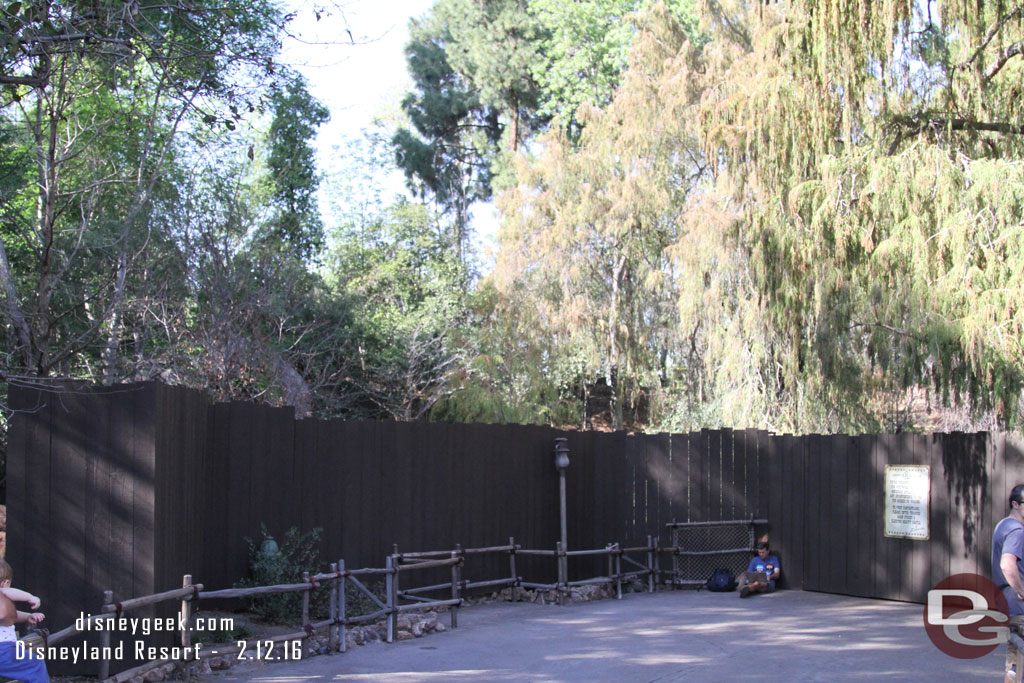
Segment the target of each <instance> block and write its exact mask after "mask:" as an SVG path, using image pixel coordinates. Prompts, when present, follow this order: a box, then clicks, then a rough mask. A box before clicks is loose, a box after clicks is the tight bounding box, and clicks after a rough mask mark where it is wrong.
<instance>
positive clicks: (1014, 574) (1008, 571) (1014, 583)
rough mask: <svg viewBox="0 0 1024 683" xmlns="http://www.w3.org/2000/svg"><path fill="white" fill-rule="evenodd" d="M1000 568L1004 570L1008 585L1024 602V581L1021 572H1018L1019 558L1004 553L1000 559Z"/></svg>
mask: <svg viewBox="0 0 1024 683" xmlns="http://www.w3.org/2000/svg"><path fill="white" fill-rule="evenodd" d="M999 568H1000V569H1001V570H1003V576H1004V577H1006V583H1008V584H1010V588H1012V589H1013V592H1014V593H1016V594H1017V598H1018V599H1019V600H1024V581H1022V580H1021V577H1020V572H1018V571H1017V556H1016V555H1014V554H1013V553H1003V554H1002V555H1001V556H1000V557H999Z"/></svg>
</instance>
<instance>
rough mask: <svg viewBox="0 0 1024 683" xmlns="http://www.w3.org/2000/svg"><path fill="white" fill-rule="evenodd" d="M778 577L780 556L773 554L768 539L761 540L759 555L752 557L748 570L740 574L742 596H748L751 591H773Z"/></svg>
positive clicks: (758, 548)
mask: <svg viewBox="0 0 1024 683" xmlns="http://www.w3.org/2000/svg"><path fill="white" fill-rule="evenodd" d="M766 579H767V580H766ZM778 579H779V558H778V557H777V556H775V555H772V554H771V550H770V549H769V547H768V543H767V541H761V542H760V543H758V544H757V557H753V558H751V559H750V564H749V565H747V571H746V572H744V573H743V574H741V575H740V597H741V598H746V597H748V596H750V594H751V593H772V592H774V591H775V582H776V581H777V580H778Z"/></svg>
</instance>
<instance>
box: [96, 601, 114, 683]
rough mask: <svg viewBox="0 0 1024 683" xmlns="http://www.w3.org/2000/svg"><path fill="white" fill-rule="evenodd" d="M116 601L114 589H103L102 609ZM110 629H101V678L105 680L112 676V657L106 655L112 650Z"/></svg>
mask: <svg viewBox="0 0 1024 683" xmlns="http://www.w3.org/2000/svg"><path fill="white" fill-rule="evenodd" d="M113 603H114V591H103V607H100V611H101V612H102V611H104V609H103V608H104V607H106V606H107V605H111V604H113ZM108 648H110V629H108V628H105V629H103V630H102V631H100V670H99V680H101V681H105V680H107V679H108V678H110V658H109V657H107V656H106V653H108V652H110V650H109V649H108Z"/></svg>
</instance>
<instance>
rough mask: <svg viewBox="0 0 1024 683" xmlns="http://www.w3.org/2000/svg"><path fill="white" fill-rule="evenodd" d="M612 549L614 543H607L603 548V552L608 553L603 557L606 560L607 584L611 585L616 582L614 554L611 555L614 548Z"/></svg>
mask: <svg viewBox="0 0 1024 683" xmlns="http://www.w3.org/2000/svg"><path fill="white" fill-rule="evenodd" d="M614 547H615V544H614V543H607V544H605V546H604V548H605V550H607V551H608V554H607V555H606V556H605V557H606V559H607V560H608V582H609V583H612V582H614V581H616V578H615V556H614V553H612V548H614Z"/></svg>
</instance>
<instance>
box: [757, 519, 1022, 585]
mask: <svg viewBox="0 0 1024 683" xmlns="http://www.w3.org/2000/svg"><path fill="white" fill-rule="evenodd" d="M1022 528H1024V527H1022ZM776 569H778V570H779V571H782V570H781V568H780V567H779V558H777V557H776V556H775V555H769V556H768V557H767V558H766V559H764V560H762V559H761V556H760V555H756V556H754V557H752V558H751V559H750V564H749V565H747V571H748V572H768V578H771V576H772V572H774V571H775V570H776Z"/></svg>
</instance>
